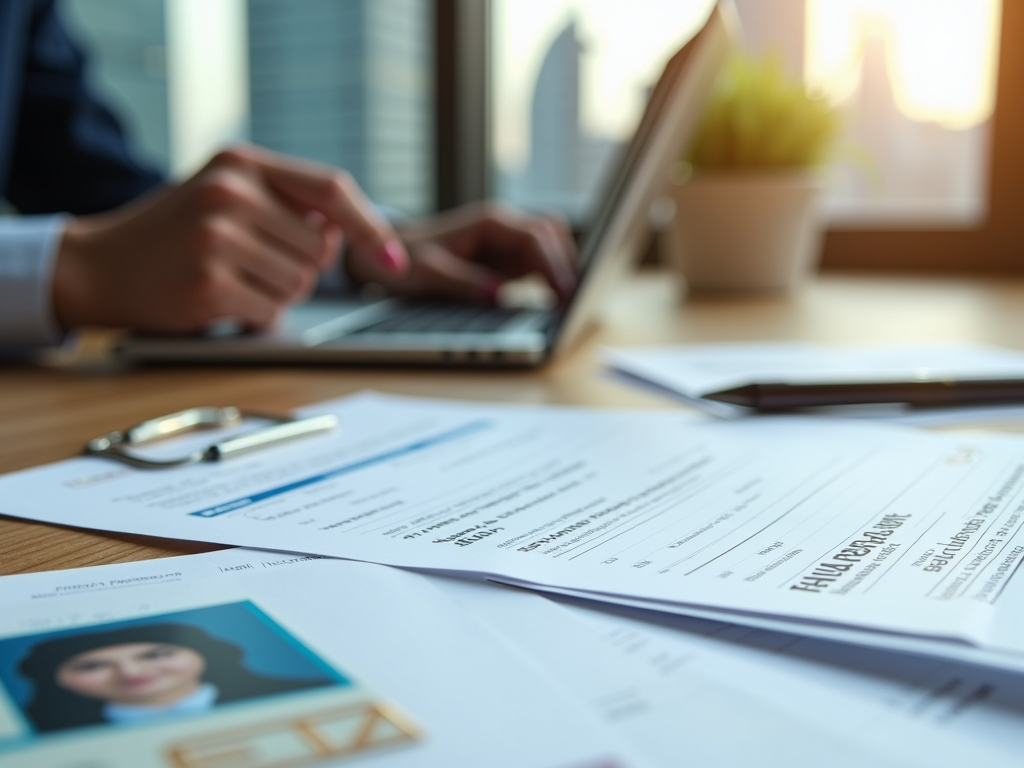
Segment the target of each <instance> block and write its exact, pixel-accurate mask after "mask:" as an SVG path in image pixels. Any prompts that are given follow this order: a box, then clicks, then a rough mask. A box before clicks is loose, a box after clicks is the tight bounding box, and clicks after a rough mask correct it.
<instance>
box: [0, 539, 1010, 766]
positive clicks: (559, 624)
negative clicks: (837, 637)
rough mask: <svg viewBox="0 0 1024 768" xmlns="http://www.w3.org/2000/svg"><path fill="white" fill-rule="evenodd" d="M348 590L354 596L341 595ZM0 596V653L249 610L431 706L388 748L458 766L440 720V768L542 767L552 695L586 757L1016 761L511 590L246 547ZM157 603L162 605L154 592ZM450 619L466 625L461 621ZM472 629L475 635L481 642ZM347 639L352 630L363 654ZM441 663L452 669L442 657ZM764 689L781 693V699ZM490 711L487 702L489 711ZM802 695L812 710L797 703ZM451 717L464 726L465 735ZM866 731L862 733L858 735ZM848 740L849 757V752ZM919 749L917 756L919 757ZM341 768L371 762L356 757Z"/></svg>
mask: <svg viewBox="0 0 1024 768" xmlns="http://www.w3.org/2000/svg"><path fill="white" fill-rule="evenodd" d="M353 581H354V582H356V583H357V584H358V585H359V586H360V587H361V589H360V590H356V589H354V588H353V584H352V583H353ZM0 586H2V587H3V589H0V609H2V611H0V612H2V613H6V612H8V611H11V612H12V613H13V617H14V618H13V619H12V620H9V621H8V622H7V624H5V625H3V627H2V629H0V643H2V642H4V640H3V638H4V637H5V636H6V634H7V629H8V626H9V625H10V624H17V625H19V630H18V631H19V632H25V631H27V632H31V633H32V634H34V635H38V634H40V633H44V634H45V633H48V632H53V631H55V630H56V631H60V630H62V629H67V628H69V627H74V626H81V625H83V624H92V623H95V622H103V623H106V624H109V623H110V622H112V621H119V620H124V619H126V618H128V619H130V618H131V617H136V618H137V617H139V616H144V617H145V616H154V615H157V616H163V615H166V614H167V613H168V611H175V610H180V609H181V608H192V609H194V608H195V606H196V605H200V606H207V605H211V604H213V605H216V604H222V603H223V602H224V601H225V600H226V601H237V600H238V599H239V598H244V599H249V600H253V601H254V602H257V603H258V604H259V605H260V606H262V607H263V608H265V609H266V612H267V614H268V615H270V616H272V617H273V618H274V619H276V620H277V621H279V622H280V623H281V624H283V625H285V626H286V627H287V628H288V629H289V630H291V631H293V632H295V633H296V634H297V635H298V636H299V638H300V639H301V640H302V641H303V642H305V643H307V644H308V645H310V646H311V647H313V649H314V650H316V651H317V652H320V653H323V654H324V655H329V656H331V657H332V660H334V661H336V663H338V664H339V665H343V668H344V669H345V670H346V671H348V672H352V673H355V672H357V671H361V672H362V674H363V676H364V677H365V682H367V683H369V684H372V685H373V687H374V688H375V689H377V690H378V692H379V693H381V694H383V695H385V696H386V697H387V698H388V700H389V701H390V702H391V703H392V704H394V705H398V704H401V705H402V706H403V708H409V707H411V708H412V709H409V713H410V715H413V714H415V713H414V712H413V710H414V709H415V710H419V709H422V708H423V707H424V706H426V707H427V708H428V710H432V709H435V708H436V709H438V710H440V712H438V713H437V715H434V713H433V712H431V715H430V717H428V718H426V719H423V718H420V719H419V724H421V725H422V728H423V730H424V737H423V739H421V741H422V745H419V746H418V745H415V744H413V745H410V746H408V747H406V748H405V750H406V752H405V754H404V755H403V754H400V753H398V752H396V754H395V757H396V759H397V758H399V757H401V758H402V761H399V764H400V765H406V764H411V765H417V766H419V765H434V764H443V765H452V764H456V765H458V764H460V762H459V760H458V759H456V761H455V762H454V763H452V762H441V761H440V757H441V756H442V755H445V756H448V755H450V751H449V752H444V749H448V750H450V749H451V747H452V745H451V744H447V745H434V747H435V748H434V749H433V750H432V751H430V752H429V753H428V752H425V751H424V750H425V749H426V746H427V745H428V744H429V743H430V742H437V741H444V739H445V737H446V736H450V735H451V733H452V731H453V730H454V726H456V725H457V726H460V727H461V732H460V733H461V734H462V735H460V738H459V741H460V742H463V749H462V753H461V755H459V756H457V758H458V757H460V756H461V757H463V758H464V757H465V756H466V755H469V754H470V753H471V752H473V751H474V750H477V751H476V754H475V757H476V764H486V765H501V764H502V763H501V760H502V759H506V760H507V761H511V760H512V759H513V757H514V758H515V759H522V755H523V753H524V752H525V751H526V750H527V749H530V750H533V751H536V752H537V753H538V756H540V755H543V754H544V743H543V741H542V739H543V737H544V735H545V734H544V733H532V732H530V725H531V722H532V718H534V717H539V716H542V715H543V716H547V717H551V718H554V720H555V724H556V725H558V726H560V727H562V728H564V729H567V731H568V733H567V735H566V738H568V739H569V740H571V739H572V736H573V730H572V727H573V725H574V723H575V722H576V720H574V718H573V715H572V711H571V709H570V710H569V711H567V712H564V713H563V711H562V710H559V711H557V712H556V709H557V708H558V707H563V708H564V707H565V706H566V702H567V701H568V699H567V697H566V695H565V694H562V693H561V692H560V691H559V687H561V688H563V689H565V690H566V691H567V692H568V694H569V695H571V698H572V699H574V700H577V701H580V702H586V703H587V704H588V705H589V707H590V708H591V709H592V710H593V713H594V715H595V717H596V718H598V719H599V723H600V724H595V725H594V728H595V730H594V731H592V732H591V733H589V734H588V738H590V739H592V741H591V742H590V749H591V750H592V751H597V750H599V748H600V745H601V743H602V741H601V739H602V737H601V735H600V733H599V732H598V731H605V732H608V733H610V734H612V738H611V741H614V740H615V739H616V738H618V737H621V738H623V739H626V740H628V741H630V742H631V746H632V747H633V748H635V749H636V751H638V752H640V753H641V755H640V759H641V760H644V759H646V760H647V763H648V764H651V765H657V766H666V768H669V767H673V768H674V766H677V765H679V760H680V757H681V756H685V757H686V759H687V761H688V764H694V765H701V766H708V768H714V767H715V766H723V767H729V768H731V766H735V765H747V764H760V765H780V764H792V765H805V764H813V763H817V762H826V763H827V764H828V765H830V766H836V767H837V768H847V767H849V768H854V767H856V766H863V765H864V764H865V762H866V761H870V763H871V764H872V765H874V766H878V767H879V768H885V767H887V766H893V768H895V767H896V766H900V767H901V768H902V767H906V766H922V767H923V766H929V767H932V768H933V767H934V766H945V765H948V766H955V765H962V764H963V763H965V762H969V761H972V760H973V761H975V762H976V763H981V762H984V764H985V765H986V766H990V767H991V768H995V767H996V766H1004V765H1005V766H1012V765H1015V764H1016V763H1015V762H1014V760H1016V754H1014V755H1013V757H1012V759H1010V758H1008V757H1007V755H1005V754H1003V753H1002V750H1000V749H994V748H992V747H990V746H988V745H986V744H984V743H980V742H979V741H978V740H975V739H972V738H969V737H966V736H965V735H960V734H954V735H948V734H944V733H943V732H941V731H939V730H937V729H935V728H930V727H922V726H920V725H917V724H914V723H913V722H911V721H909V720H905V719H900V718H894V717H893V716H892V714H891V712H890V711H889V709H888V708H886V707H885V706H884V703H883V702H881V701H879V700H874V699H872V698H871V697H869V696H864V695H860V694H859V693H858V694H857V695H852V694H850V693H849V692H847V691H846V690H844V688H842V687H835V686H833V685H832V682H833V681H832V680H828V681H827V684H823V683H820V682H816V681H815V680H814V679H812V678H810V677H808V676H806V675H802V676H797V675H793V674H789V673H785V672H783V673H779V672H778V671H775V670H773V669H772V667H771V666H770V665H764V664H757V663H752V662H751V661H749V660H746V659H743V658H738V657H737V654H735V653H728V652H716V651H714V650H711V649H709V650H702V649H699V648H697V647H696V646H693V647H684V648H679V647H672V646H671V644H670V643H668V642H665V641H663V642H661V645H660V647H658V648H652V647H651V646H652V645H653V643H654V642H656V641H657V638H655V637H653V636H651V637H648V638H646V639H645V643H646V645H641V644H640V643H638V642H637V641H636V638H635V637H634V638H631V639H629V640H628V642H623V641H622V640H623V636H622V633H621V629H620V628H619V627H618V626H613V627H612V629H611V630H609V629H608V628H607V627H605V626H603V625H601V624H597V623H593V622H592V621H586V620H583V619H581V618H580V617H578V616H576V615H574V614H573V612H572V611H570V610H569V609H567V608H564V607H562V606H558V605H556V604H554V603H552V602H550V601H548V600H546V599H544V598H541V597H539V596H537V595H533V594H530V593H526V592H523V591H521V590H515V591H513V590H508V589H503V588H498V587H493V586H488V585H482V584H476V583H470V582H462V581H457V580H453V579H442V578H437V577H430V576H421V575H417V574H412V573H408V572H397V571H394V570H393V569H388V568H384V567H381V566H373V565H366V564H356V563H351V562H346V561H336V560H323V559H313V558H309V557H302V556H294V555H288V554H284V553H273V552H265V551H254V550H229V551H224V552H214V553H208V554H203V555H193V556H187V557H178V558H170V559H164V560H158V561H149V562H145V563H134V564H128V565H117V566H102V567H97V568H87V569H75V570H70V571H63V572H54V573H46V574H32V575H29V576H24V577H12V578H5V579H2V580H0ZM172 591H173V593H174V597H172V598H168V597H167V596H166V595H168V594H169V593H171V592H172ZM359 591H361V592H363V594H360V595H358V597H357V596H356V595H353V594H351V593H352V592H359ZM196 593H201V595H202V600H200V601H199V602H198V603H197V602H196V601H195V600H194V599H193V600H189V599H187V598H185V599H183V598H182V595H192V596H193V597H194V596H195V595H196ZM282 593H285V594H282ZM441 593H443V594H441ZM275 595H276V596H277V597H276V598H275ZM396 595H397V597H398V602H399V605H398V606H395V605H394V603H395V597H396ZM296 597H298V599H296ZM309 598H313V599H315V601H316V602H317V603H318V605H317V606H316V616H314V617H310V616H308V615H307V613H308V611H307V610H306V609H307V608H308V602H309ZM285 600H287V601H288V602H289V604H290V606H291V607H290V608H289V610H287V611H283V610H282V606H283V603H284V601H285ZM451 600H454V601H455V602H457V603H459V605H461V606H462V607H463V608H464V609H466V610H465V611H464V610H459V609H458V608H455V609H454V615H453V605H452V604H451V602H450V601H451ZM407 601H409V603H410V604H409V605H407V604H406V602H407ZM303 603H307V604H306V605H305V606H304V605H303ZM412 603H415V604H416V605H415V607H414V606H413V605H412ZM353 604H355V605H356V606H357V607H358V610H357V611H353V610H352V606H353ZM368 605H374V606H376V612H375V613H374V615H373V616H372V617H370V618H369V620H368V621H367V622H366V623H365V624H362V623H360V622H359V621H358V620H359V618H360V617H361V615H362V613H363V612H365V608H366V606H368ZM466 611H468V613H470V614H472V616H473V621H471V622H470V624H468V625H467V623H466V618H467V616H466ZM586 615H589V612H586ZM421 617H427V622H428V623H436V624H438V625H439V627H434V628H426V627H424V628H423V629H417V630H416V631H415V632H411V633H410V632H405V633H402V634H400V635H399V636H397V637H393V636H390V635H388V634H385V633H386V632H388V631H389V630H391V629H394V628H395V627H396V625H397V624H402V623H404V624H405V625H406V626H414V625H416V623H417V621H418V620H419V619H420V618H421ZM477 621H482V622H483V623H484V625H486V628H485V629H484V631H483V635H482V634H481V631H480V630H481V627H478V626H477V625H476V622H477ZM612 621H614V619H612ZM619 621H620V622H622V621H626V622H627V623H631V624H636V622H628V620H621V619H620V620H619ZM328 625H330V632H329V633H328V632H326V631H325V630H326V628H327V626H328ZM359 633H362V634H363V635H366V636H369V637H370V638H371V639H372V644H371V643H369V642H367V641H366V638H365V637H362V638H361V637H360V636H359ZM353 634H355V637H353V636H352V635H353ZM445 634H448V635H451V636H457V637H458V640H457V641H453V640H452V639H451V637H450V638H449V639H448V641H447V643H446V644H445V647H439V646H438V644H437V643H436V640H438V639H439V638H441V636H442V635H445ZM673 634H674V633H673ZM473 643H477V644H481V643H482V644H483V645H484V646H485V650H486V654H485V656H486V659H487V662H486V664H487V666H489V667H490V666H497V667H500V672H499V676H498V679H496V678H495V675H494V673H493V672H491V671H488V670H486V669H484V670H481V669H480V661H481V657H482V656H483V655H484V654H482V653H481V651H480V649H479V648H473ZM449 645H450V646H451V647H448V646H449ZM712 645H713V644H712ZM501 646H504V647H501ZM467 648H469V649H470V653H469V654H468V655H467V654H466V651H467ZM456 657H458V661H456V662H454V663H450V662H451V660H452V659H454V658H456ZM427 658H429V661H424V659H427ZM463 670H470V671H471V673H472V674H468V675H464V676H465V677H469V678H472V679H471V680H467V681H462V682H461V683H455V685H454V690H450V689H451V688H452V686H450V685H448V684H445V685H443V686H438V685H437V684H436V683H437V680H438V678H440V677H451V676H452V675H455V674H458V672H459V671H463ZM381 673H383V674H381ZM0 674H2V673H0ZM511 675H516V676H517V677H518V678H519V680H518V682H517V683H516V684H515V685H512V686H509V685H507V684H505V680H506V679H507V677H508V676H511ZM538 681H543V682H538ZM467 686H475V687H476V689H477V690H478V693H477V694H476V695H475V696H473V697H472V700H471V701H469V702H467V701H465V700H464V694H465V692H466V689H467ZM527 686H528V687H530V688H531V689H532V691H531V698H530V701H529V702H528V706H529V707H531V708H536V707H535V704H534V702H533V697H551V696H553V697H554V698H553V700H548V701H544V702H542V703H541V704H540V707H541V709H542V712H541V713H538V714H536V715H534V714H532V713H527V714H526V716H525V720H524V718H523V717H521V716H519V715H518V714H511V715H510V714H509V710H511V709H512V708H515V707H519V708H523V707H524V706H526V705H525V704H524V701H523V699H522V697H517V696H516V695H515V694H516V692H517V691H520V690H521V689H522V688H523V687H527ZM439 688H441V690H439ZM780 690H785V691H786V692H787V693H788V694H789V695H790V696H789V698H788V699H785V700H784V699H780V697H779V695H778V694H779V691H780ZM492 699H497V700H499V701H498V702H497V704H496V705H494V706H492V704H491V702H492ZM508 699H511V701H510V702H508V701H506V700H508ZM801 699H802V700H803V702H806V701H814V702H816V705H817V706H816V707H807V706H806V704H804V703H801ZM467 706H472V708H473V713H472V715H467V714H466V707H467ZM517 711H518V710H517ZM488 716H490V718H494V717H498V716H503V717H504V722H503V723H502V726H501V728H503V729H504V732H508V731H513V732H515V733H516V737H517V739H521V740H522V741H523V742H524V744H523V746H522V747H521V748H520V751H519V752H518V753H517V754H515V755H514V756H513V757H508V758H503V756H497V755H494V753H495V752H496V750H497V749H499V748H500V749H505V750H507V749H508V746H507V744H505V743H499V742H498V741H492V742H491V743H485V740H486V739H495V731H496V730H498V726H497V725H492V727H491V728H490V729H489V730H488V729H486V728H485V729H484V730H483V731H482V732H480V728H479V727H478V724H479V723H480V722H481V721H483V720H485V719H489V718H488ZM460 717H461V718H462V719H461V720H460V719H459V718H460ZM467 719H471V723H469V726H472V728H473V729H476V730H473V731H470V728H469V727H467V722H466V721H467ZM438 722H441V723H443V724H448V723H451V725H452V728H450V729H446V730H440V731H439V730H438V728H437V723H438ZM865 733H870V734H871V738H870V739H864V738H863V736H864V734H865ZM737 735H742V738H737ZM501 738H502V736H501V735H499V736H498V737H497V739H499V740H500V739H501ZM608 741H609V739H608V738H605V739H604V742H605V743H607V742H608ZM853 742H856V743H857V748H856V749H855V750H852V749H850V746H849V745H850V744H851V743H853ZM925 743H926V744H928V745H929V748H928V749H927V750H922V749H921V748H920V745H921V744H925ZM627 748H628V747H627ZM417 749H419V751H416V750H417ZM937 753H938V754H939V755H940V757H939V758H936V754H937ZM0 754H3V753H0ZM581 754H582V753H581ZM5 757H8V756H7V755H5ZM413 758H415V759H413ZM403 761H404V762H403ZM462 762H463V763H464V762H466V760H465V759H463V760H462ZM135 764H136V765H137V764H138V763H135ZM357 764H361V765H375V764H376V763H375V762H374V761H373V760H372V759H371V760H370V761H368V762H365V763H364V762H361V761H360V762H358V763H357ZM526 764H527V765H531V764H533V763H531V762H529V761H527V762H526ZM5 765H7V763H6V762H5ZM38 765H39V764H38V763H37V764H36V768H38ZM342 765H344V763H342ZM556 765H557V764H556ZM571 765H572V766H573V768H575V767H576V766H577V764H576V763H573V764H571ZM580 765H583V766H586V765H588V763H587V762H583V763H581V764H580Z"/></svg>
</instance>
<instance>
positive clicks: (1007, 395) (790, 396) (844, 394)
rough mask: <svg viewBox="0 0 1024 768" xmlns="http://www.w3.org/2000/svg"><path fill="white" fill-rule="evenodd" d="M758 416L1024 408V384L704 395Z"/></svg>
mask: <svg viewBox="0 0 1024 768" xmlns="http://www.w3.org/2000/svg"><path fill="white" fill-rule="evenodd" d="M703 397H704V399H706V400H714V401H715V402H719V403H730V404H731V405H742V406H746V407H747V408H755V409H757V410H759V411H780V410H788V409H790V408H813V407H816V406H829V405H871V404H882V403H905V404H907V405H911V406H917V407H932V406H944V405H982V404H993V403H1024V379H973V380H971V379H963V380H954V379H933V380H919V381H889V382H882V381H877V382H847V383H830V384H784V383H781V382H765V383H761V384H747V385H746V386H742V387H736V388H734V389H724V390H722V391H720V392H711V393H710V394H706V395H703Z"/></svg>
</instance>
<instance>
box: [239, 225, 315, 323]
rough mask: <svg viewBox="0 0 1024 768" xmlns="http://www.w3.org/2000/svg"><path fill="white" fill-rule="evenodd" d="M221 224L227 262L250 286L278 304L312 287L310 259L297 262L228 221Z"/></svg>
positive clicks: (290, 300)
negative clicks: (223, 230)
mask: <svg viewBox="0 0 1024 768" xmlns="http://www.w3.org/2000/svg"><path fill="white" fill-rule="evenodd" d="M222 226H223V227H224V228H225V230H226V234H225V237H224V241H225V243H226V247H227V256H228V260H229V262H230V263H231V264H232V265H233V266H234V268H235V270H236V271H237V272H238V273H239V274H242V275H244V276H245V278H246V280H247V281H248V282H249V284H251V285H252V286H253V287H256V288H257V289H258V290H260V291H261V292H262V293H264V294H266V295H267V296H268V297H270V298H271V299H273V300H275V301H277V302H280V303H284V302H292V301H297V300H299V299H301V298H303V297H305V296H306V295H308V294H309V292H310V291H311V290H312V288H313V285H314V283H315V282H316V269H315V266H314V265H313V263H312V262H311V261H305V262H303V261H300V260H298V259H296V258H294V256H293V254H292V253H289V252H288V251H285V250H283V249H281V248H280V247H274V245H273V244H271V243H268V242H267V241H266V240H263V239H261V238H259V237H256V236H255V235H253V234H252V233H251V232H249V231H248V230H247V229H245V228H244V227H241V226H237V225H235V224H233V223H232V222H227V223H224V224H222Z"/></svg>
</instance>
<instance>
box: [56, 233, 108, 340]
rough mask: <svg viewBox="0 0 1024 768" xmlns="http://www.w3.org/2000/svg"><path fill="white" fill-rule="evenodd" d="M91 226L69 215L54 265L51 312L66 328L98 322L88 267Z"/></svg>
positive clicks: (93, 288) (93, 289) (93, 290)
mask: <svg viewBox="0 0 1024 768" xmlns="http://www.w3.org/2000/svg"><path fill="white" fill-rule="evenodd" d="M92 239H93V237H92V227H90V226H89V223H88V221H87V220H85V219H81V218H69V219H68V220H67V224H66V225H65V227H64V233H63V235H62V236H61V240H60V246H59V247H58V249H57V257H56V260H55V262H54V267H53V282H52V300H53V314H54V317H55V319H56V320H57V323H58V325H60V327H61V328H63V329H64V330H65V331H67V330H70V329H71V328H74V327H76V326H81V325H89V324H97V323H99V322H100V320H99V319H98V318H97V312H96V310H95V307H96V306H97V304H98V303H97V301H96V299H95V293H96V291H95V287H94V286H93V285H92V280H91V276H90V270H89V268H88V264H89V257H88V254H89V252H90V245H91V242H92Z"/></svg>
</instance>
